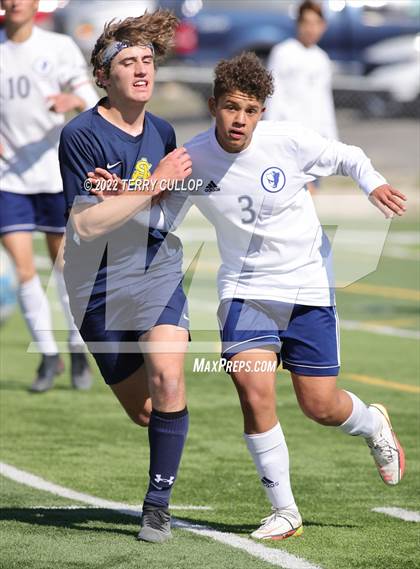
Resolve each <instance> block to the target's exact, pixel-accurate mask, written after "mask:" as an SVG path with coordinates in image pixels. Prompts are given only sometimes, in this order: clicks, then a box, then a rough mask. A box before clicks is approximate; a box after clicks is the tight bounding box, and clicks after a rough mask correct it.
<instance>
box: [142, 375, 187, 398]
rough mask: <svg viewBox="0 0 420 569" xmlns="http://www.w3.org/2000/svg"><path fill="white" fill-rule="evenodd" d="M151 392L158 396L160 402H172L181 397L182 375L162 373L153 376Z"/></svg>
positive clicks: (150, 382)
mask: <svg viewBox="0 0 420 569" xmlns="http://www.w3.org/2000/svg"><path fill="white" fill-rule="evenodd" d="M149 386H150V391H151V393H153V394H156V395H157V394H158V396H159V399H160V400H162V399H163V400H165V401H170V400H172V399H175V398H177V397H178V395H179V391H180V389H181V388H182V386H183V379H182V375H181V373H176V372H171V371H166V370H165V371H162V372H160V373H155V374H153V375H152V376H151V377H150V379H149Z"/></svg>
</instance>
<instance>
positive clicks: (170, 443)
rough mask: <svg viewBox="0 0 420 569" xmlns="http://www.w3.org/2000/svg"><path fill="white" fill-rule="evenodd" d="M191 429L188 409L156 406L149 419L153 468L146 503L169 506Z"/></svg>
mask: <svg viewBox="0 0 420 569" xmlns="http://www.w3.org/2000/svg"><path fill="white" fill-rule="evenodd" d="M187 432H188V409H187V407H185V409H183V410H182V411H176V412H174V413H163V412H161V411H156V410H155V409H153V410H152V413H151V416H150V423H149V445H150V469H149V476H150V482H149V488H148V490H147V493H146V497H145V499H144V504H145V505H150V506H157V507H161V508H168V505H169V499H170V495H171V491H172V487H173V485H174V483H175V480H176V476H177V472H178V468H179V464H180V462H181V456H182V451H183V449H184V444H185V439H186V438H187Z"/></svg>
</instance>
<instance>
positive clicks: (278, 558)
mask: <svg viewBox="0 0 420 569" xmlns="http://www.w3.org/2000/svg"><path fill="white" fill-rule="evenodd" d="M0 474H2V475H3V476H5V477H6V478H10V479H11V480H14V481H15V482H20V483H21V484H25V485H26V486H31V487H32V488H36V489H37V490H44V491H45V492H50V493H51V494H55V495H56V496H61V497H63V498H68V499H69V500H77V501H79V502H85V503H86V504H90V505H92V506H97V507H100V508H106V509H108V510H115V511H117V512H120V513H122V514H126V515H129V516H134V517H138V515H139V511H138V509H137V508H136V510H135V511H134V506H130V505H129V504H124V503H121V502H113V501H111V500H103V499H102V498H97V497H95V496H90V495H89V494H83V493H81V492H76V491H75V490H71V489H70V488H65V487H64V486H59V485H58V484H54V483H52V482H48V481H47V480H44V479H43V478H40V477H39V476H35V475H34V474H31V473H30V472H25V471H24V470H19V469H17V468H15V467H14V466H11V465H9V464H6V463H4V462H0ZM173 526H174V527H178V528H182V529H184V530H186V531H189V532H191V533H194V534H196V535H199V536H201V537H209V538H211V539H214V540H215V541H219V542H220V543H224V544H225V545H229V546H230V547H234V548H236V549H240V550H242V551H245V552H246V553H248V554H249V555H251V556H253V557H257V558H258V559H262V560H263V561H266V562H267V563H271V564H272V565H275V566H277V567H282V568H283V569H322V567H320V566H319V565H313V564H312V563H309V561H306V559H303V558H301V557H296V556H295V555H292V554H291V553H287V552H286V551H282V550H280V549H273V548H270V547H265V546H264V545H262V544H260V543H256V542H254V541H251V540H250V539H247V538H244V537H240V536H238V535H235V534H233V533H227V532H226V533H225V532H221V531H217V530H213V529H211V528H208V527H206V526H204V525H201V524H198V523H197V524H193V523H190V522H185V521H183V520H177V519H175V518H173Z"/></svg>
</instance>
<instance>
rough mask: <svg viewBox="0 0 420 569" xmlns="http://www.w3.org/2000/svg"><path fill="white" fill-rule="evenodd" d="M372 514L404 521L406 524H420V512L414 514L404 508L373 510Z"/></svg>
mask: <svg viewBox="0 0 420 569" xmlns="http://www.w3.org/2000/svg"><path fill="white" fill-rule="evenodd" d="M372 512H377V513H378V514H385V515H387V516H391V517H392V518H398V519H399V520H404V521H405V522H417V523H419V522H420V512H412V511H411V510H404V509H403V508H373V509H372Z"/></svg>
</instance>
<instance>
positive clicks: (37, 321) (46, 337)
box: [18, 275, 58, 355]
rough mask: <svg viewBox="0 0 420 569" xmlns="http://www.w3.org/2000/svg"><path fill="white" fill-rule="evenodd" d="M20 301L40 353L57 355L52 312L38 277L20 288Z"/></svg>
mask: <svg viewBox="0 0 420 569" xmlns="http://www.w3.org/2000/svg"><path fill="white" fill-rule="evenodd" d="M18 299H19V304H20V307H21V309H22V313H23V316H24V318H25V320H26V324H27V326H28V328H29V331H30V333H31V335H32V338H33V339H34V340H35V342H37V344H38V349H39V351H40V352H41V353H42V354H44V355H54V354H57V353H58V348H57V344H56V342H55V340H54V336H53V333H52V322H51V311H50V307H49V304H48V299H47V296H46V294H45V292H44V289H43V288H42V285H41V281H40V278H39V276H38V275H35V276H34V277H33V278H32V279H31V280H29V281H26V282H24V283H22V284H21V285H20V286H19V288H18Z"/></svg>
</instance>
